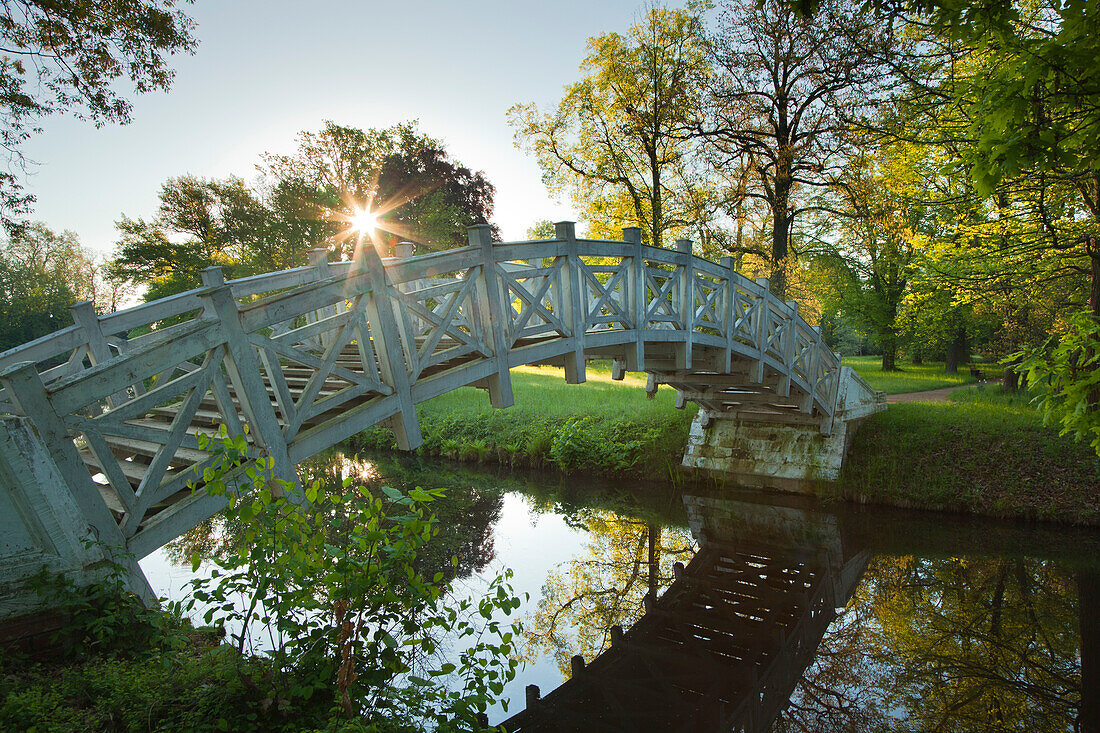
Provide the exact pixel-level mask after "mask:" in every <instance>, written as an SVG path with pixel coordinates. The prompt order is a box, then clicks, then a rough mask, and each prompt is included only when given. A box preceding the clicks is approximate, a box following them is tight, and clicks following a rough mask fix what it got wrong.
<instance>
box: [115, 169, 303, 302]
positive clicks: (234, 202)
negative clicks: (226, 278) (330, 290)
mask: <svg viewBox="0 0 1100 733" xmlns="http://www.w3.org/2000/svg"><path fill="white" fill-rule="evenodd" d="M116 226H117V227H118V229H119V231H120V232H121V234H122V236H121V237H120V239H119V241H118V243H117V249H116V252H115V256H114V258H113V260H112V262H111V266H110V268H111V273H112V274H113V275H115V276H116V277H118V278H121V279H125V280H129V281H131V282H134V283H138V284H142V285H146V286H147V290H146V293H145V298H146V300H155V299H157V298H162V297H164V296H167V295H172V294H173V293H178V292H182V291H184V290H188V289H190V288H194V287H198V285H199V283H200V275H201V273H202V271H203V270H204V269H205V268H207V267H210V266H212V265H222V266H225V267H227V268H228V269H229V273H228V274H230V275H234V274H244V273H246V272H249V271H254V270H258V271H266V270H269V269H279V266H280V265H281V266H283V267H286V266H290V263H288V262H287V263H283V262H280V263H275V262H271V261H270V260H268V259H267V257H265V256H264V255H265V251H266V249H267V247H266V245H267V242H268V238H267V236H266V234H267V231H268V229H269V228H270V222H269V214H268V211H267V210H266V209H265V208H264V207H263V205H262V204H261V203H260V201H259V200H258V199H257V198H256V196H255V195H254V194H253V192H252V191H251V190H250V189H249V188H248V187H247V186H246V185H245V183H244V181H242V180H241V179H239V178H227V179H225V180H222V181H219V180H213V179H203V178H196V177H194V176H181V177H180V178H170V179H168V181H166V182H165V184H164V185H163V186H162V187H161V190H160V208H159V209H158V211H157V216H156V217H155V218H154V219H152V220H151V221H146V220H144V219H140V218H139V219H130V218H128V217H126V216H125V215H123V217H122V218H121V219H120V220H119V221H118V222H116ZM273 266H274V267H273Z"/></svg>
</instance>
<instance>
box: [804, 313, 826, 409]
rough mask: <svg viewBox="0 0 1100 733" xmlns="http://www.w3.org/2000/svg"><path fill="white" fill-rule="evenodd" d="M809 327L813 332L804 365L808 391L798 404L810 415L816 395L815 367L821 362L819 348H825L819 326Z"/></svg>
mask: <svg viewBox="0 0 1100 733" xmlns="http://www.w3.org/2000/svg"><path fill="white" fill-rule="evenodd" d="M810 329H811V330H812V331H813V332H814V340H813V342H812V343H811V344H810V345H809V349H810V362H809V364H808V365H807V366H806V383H807V385H808V386H809V392H808V393H807V394H806V395H805V396H804V397H803V398H802V403H801V404H800V405H799V410H801V411H802V412H804V413H806V414H807V415H812V414H813V411H814V398H815V396H816V395H817V367H818V364H820V363H821V350H822V349H823V348H825V345H824V344H823V343H822V342H821V326H810Z"/></svg>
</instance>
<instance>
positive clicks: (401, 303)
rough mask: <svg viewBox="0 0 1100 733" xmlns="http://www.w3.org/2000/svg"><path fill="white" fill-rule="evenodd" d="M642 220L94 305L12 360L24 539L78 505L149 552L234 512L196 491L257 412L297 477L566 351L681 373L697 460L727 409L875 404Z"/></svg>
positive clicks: (792, 416)
mask: <svg viewBox="0 0 1100 733" xmlns="http://www.w3.org/2000/svg"><path fill="white" fill-rule="evenodd" d="M623 231H624V241H597V240H588V239H577V238H576V236H575V233H574V227H573V225H572V224H571V223H568V222H564V223H560V224H558V225H556V238H555V239H553V240H538V241H530V242H515V243H495V242H492V241H491V239H490V231H489V229H488V227H474V228H471V230H470V245H469V246H468V247H465V248H462V249H455V250H448V251H443V252H437V253H433V254H427V255H422V256H417V257H394V258H386V259H382V258H379V257H378V256H377V254H375V252H374V250H373V248H371V247H366V248H364V249H365V252H362V253H361V256H360V257H359V258H358V259H356V260H355V261H353V262H328V261H327V259H326V254H327V253H326V252H325V251H323V250H319V251H318V250H315V251H313V252H312V253H311V259H310V261H311V264H310V265H308V266H304V267H298V268H295V269H291V270H285V271H281V272H273V273H268V274H263V275H257V276H254V277H247V278H243V279H240V280H234V281H231V282H224V281H223V279H222V276H221V271H220V269H218V268H211V269H209V270H207V271H206V272H205V273H204V274H203V287H202V288H199V289H196V290H192V291H188V292H185V293H180V294H178V295H174V296H171V297H168V298H164V299H161V300H157V301H153V302H150V303H146V304H143V305H140V306H137V307H134V308H129V309H126V310H122V311H118V312H115V313H109V314H106V315H101V316H97V315H96V314H95V312H94V310H93V308H92V306H91V304H88V303H82V304H78V305H77V306H74V308H73V316H74V320H75V323H74V325H72V326H69V327H67V328H64V329H62V330H60V331H57V332H56V333H53V334H50V335H48V336H45V337H43V338H40V339H38V340H36V341H34V342H31V343H28V344H26V345H24V346H21V347H18V348H16V349H12V350H10V351H7V352H5V353H3V354H0V385H2V387H3V390H2V392H0V412H4V413H10V416H8V417H4V418H3V419H2V421H0V464H2V465H0V478H2V479H3V482H4V484H5V488H6V489H10V491H9V492H8V494H7V495H6V496H5V500H6V501H8V502H9V503H10V504H12V513H11V516H13V517H14V516H17V515H18V516H23V517H25V516H28V515H35V514H37V516H38V519H36V520H35V521H37V522H38V524H37V525H35V526H36V527H38V529H35V528H34V527H31V525H32V524H34V522H31V523H30V524H27V522H24V525H25V527H24V531H23V534H24V535H25V536H26V537H27V538H28V539H26V541H25V543H24V544H26V545H27V547H33V546H34V535H35V532H39V534H41V532H46V534H49V533H50V531H53V530H49V527H53V526H54V524H57V523H58V522H61V523H62V524H63V523H64V522H63V521H62V519H63V517H61V514H64V511H63V510H62V509H60V508H59V507H61V506H62V505H65V506H68V505H70V504H71V505H73V506H75V507H76V508H77V509H78V511H79V513H80V514H81V515H82V517H83V518H84V520H85V521H86V522H88V523H89V524H90V526H91V527H93V528H95V530H96V532H97V534H98V537H99V538H100V539H101V540H102V541H104V542H105V543H107V544H114V545H124V546H125V547H127V548H128V549H129V550H130V551H131V552H132V553H133V554H134V555H135V556H137V557H139V558H140V557H143V556H145V555H146V554H148V553H150V552H152V551H153V550H155V549H156V548H157V547H159V546H161V545H162V544H164V543H165V542H167V541H168V540H170V539H172V538H173V537H175V536H177V535H179V534H180V533H182V532H183V531H185V530H187V529H188V528H190V527H192V526H193V525H195V524H196V523H197V522H199V521H200V520H202V519H203V518H205V517H207V516H210V515H211V514H212V513H214V512H215V511H217V510H218V508H219V501H218V500H215V499H212V498H210V497H207V496H205V495H204V494H203V492H201V491H200V492H192V491H190V490H189V489H188V487H187V484H188V482H189V481H193V480H194V479H195V477H196V473H195V469H198V471H199V475H201V470H202V469H203V468H204V467H206V466H208V465H210V463H211V462H212V461H213V460H214V456H213V455H212V454H211V453H209V452H206V451H204V450H202V449H200V444H199V441H198V440H197V436H198V434H199V433H202V432H206V433H213V432H214V430H215V426H217V425H219V424H224V425H226V426H227V427H228V429H229V431H230V432H231V433H241V432H242V431H244V430H245V428H246V427H247V432H248V436H249V438H248V439H249V445H250V449H251V450H252V451H253V453H255V454H259V453H260V452H262V453H264V454H266V455H268V456H270V457H271V459H272V460H273V462H274V466H275V470H276V471H277V473H279V474H280V475H282V476H285V477H294V476H295V475H296V474H295V469H294V466H295V464H296V463H298V462H299V461H301V460H303V459H305V458H308V457H309V456H312V455H314V454H316V453H318V452H320V451H321V450H324V449H326V448H328V447H329V446H332V445H334V444H336V443H338V442H339V441H341V440H344V439H345V438H347V437H349V436H351V435H354V434H355V433H357V432H359V431H361V430H363V429H365V428H367V427H370V426H371V425H375V424H379V423H384V422H388V424H389V425H390V426H391V427H392V428H393V430H394V432H395V434H396V436H397V441H398V443H399V445H400V446H401V447H402V448H406V449H408V448H415V447H416V446H417V445H419V443H420V431H419V428H418V425H417V419H416V409H415V407H416V405H417V403H420V402H423V401H425V400H428V399H431V398H432V397H435V396H437V395H440V394H443V393H445V392H448V391H450V390H453V389H456V388H458V387H461V386H464V385H471V384H472V385H475V386H479V387H483V388H485V389H487V390H488V392H489V395H490V399H491V402H492V404H493V405H494V406H496V407H507V406H509V405H510V404H511V403H512V389H511V382H510V379H509V369H510V368H512V367H515V366H518V365H522V364H545V363H551V364H559V365H563V366H564V369H565V378H566V380H567V381H569V382H574V383H575V382H583V381H584V378H585V361H586V359H589V358H593V357H595V358H604V359H612V360H614V361H615V364H616V373H617V375H618V376H621V374H622V370H623V369H626V370H630V371H647V372H649V373H650V375H651V381H650V384H651V388H652V389H655V388H656V385H657V384H658V383H670V384H673V385H675V386H676V387H677V388H678V389H680V390H681V392H682V395H683V398H684V399H688V400H691V401H693V402H695V403H697V404H698V405H699V406H700V407H701V408H702V409H701V412H700V417H699V419H698V425H700V427H698V428H697V430H696V434H695V437H694V441H695V443H694V444H695V446H696V449H697V450H696V453H697V455H696V456H695V458H693V459H692V461H693V462H694V463H693V465H704V463H705V461H706V460H709V461H712V462H713V460H714V456H713V455H710V454H708V453H707V451H708V450H710V448H711V447H713V446H709V447H708V446H707V445H705V440H702V439H700V437H699V436H700V435H704V434H705V433H706V432H707V430H706V429H707V423H709V422H710V421H711V420H712V419H713V418H715V417H718V418H723V417H736V418H737V420H738V421H749V422H752V423H754V424H766V423H776V422H778V423H781V424H783V425H785V426H801V427H802V428H806V427H807V426H808V427H809V428H810V429H811V431H812V432H813V433H814V434H815V435H818V436H830V435H833V436H835V435H837V434H838V430H837V428H838V426H840V427H843V426H844V424H845V423H846V422H847V421H849V420H851V419H853V418H856V417H860V416H862V415H864V414H866V413H867V412H868V411H869V410H873V409H876V407H875V405H874V404H873V400H871V401H869V400H868V397H867V395H869V394H870V392H869V391H868V390H866V389H865V385H863V386H861V385H862V382H861V380H858V378H857V377H856V376H855V374H854V373H853V372H852V371H851V370H850V369H847V368H845V367H841V365H840V359H839V357H838V355H837V354H834V353H833V352H832V351H831V350H830V349H829V348H827V347H826V346H825V344H824V343H823V342H822V339H821V335H820V333H819V332H818V330H817V329H816V328H814V327H812V326H810V325H809V324H808V323H806V321H805V320H803V319H802V318H801V317H800V316H799V314H798V306H797V304H796V303H795V302H793V301H787V302H783V301H781V300H779V299H777V298H776V297H775V296H774V295H772V294H770V293H769V291H768V286H767V281H766V280H761V281H752V280H749V279H747V278H745V277H743V276H742V275H740V274H739V273H737V272H735V271H734V269H733V264H732V260H730V259H728V258H727V259H725V260H723V261H722V263H720V264H718V263H714V262H710V261H708V260H706V259H703V258H700V257H696V256H694V255H693V254H692V251H691V242H688V241H680V242H677V246H676V249H673V250H670V249H662V248H658V247H651V246H646V245H643V244H642V243H641V235H640V230H639V229H637V228H629V229H624V230H623ZM399 251H400V246H399ZM860 390H862V391H860ZM868 405H870V407H868ZM840 432H841V433H842V432H843V431H840ZM713 448H714V451H717V452H719V453H720V452H721V450H723V449H722V446H720V445H718V446H717V447H713ZM714 451H711V453H713V452H714ZM704 454H707V455H704ZM685 462H686V463H687V462H689V461H688V460H687V459H685ZM47 484H54V485H60V486H62V487H63V488H64V489H65V492H67V496H66V497H62V496H54V495H55V494H58V491H59V489H56V487H55V488H50V487H46V488H43V487H44V486H46V485H47ZM32 487H37V488H32ZM35 492H38V494H36V493H35ZM42 492H45V493H46V495H48V497H49V498H48V499H45V500H43V499H41V498H40V497H39V498H35V496H39V495H41V494H42ZM66 502H68V504H66ZM0 509H5V512H0V513H7V511H6V509H7V508H6V507H0ZM13 521H14V520H12V521H10V522H8V523H9V524H10V523H12V522H13ZM47 525H48V527H47ZM26 527H31V529H26ZM43 527H45V528H46V529H43ZM6 529H7V527H6V526H5V530H6ZM62 534H64V533H62ZM21 536H22V535H21ZM40 544H41V543H40ZM55 544H56V543H55ZM15 545H17V546H18V545H19V543H18V542H15ZM16 549H17V550H18V547H17V548H16ZM29 551H30V550H28V552H29ZM13 552H15V550H13ZM16 554H18V553H16ZM32 554H33V553H32Z"/></svg>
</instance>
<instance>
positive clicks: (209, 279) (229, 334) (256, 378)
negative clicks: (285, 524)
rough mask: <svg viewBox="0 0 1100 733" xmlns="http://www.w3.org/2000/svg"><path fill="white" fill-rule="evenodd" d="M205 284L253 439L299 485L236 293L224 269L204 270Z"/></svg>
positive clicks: (279, 472)
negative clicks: (219, 325) (243, 324)
mask: <svg viewBox="0 0 1100 733" xmlns="http://www.w3.org/2000/svg"><path fill="white" fill-rule="evenodd" d="M202 283H203V285H204V286H205V287H206V289H205V290H204V291H202V292H200V293H199V297H200V298H201V299H202V301H203V309H204V313H206V314H214V315H215V316H217V318H218V321H220V322H221V325H222V331H223V333H224V334H225V339H226V344H225V349H226V357H225V371H226V373H227V374H228V375H229V381H230V383H232V385H233V391H234V392H235V393H236V396H237V399H238V400H239V402H240V409H241V411H242V412H243V413H244V415H245V417H246V418H247V419H248V424H249V426H250V427H251V429H252V437H253V439H254V440H255V441H256V445H257V446H258V447H260V448H263V449H264V450H265V451H266V452H267V454H268V455H269V456H270V457H271V459H272V461H273V463H274V465H273V466H272V468H273V472H274V474H275V476H276V477H278V478H280V479H282V480H284V481H289V482H291V483H297V481H298V471H297V470H296V469H295V468H294V464H293V463H292V462H291V460H290V455H289V453H288V452H287V445H286V438H285V437H284V436H283V428H282V426H281V425H280V424H279V419H278V417H276V415H275V407H274V406H273V405H272V404H271V396H270V395H269V394H268V391H267V385H266V384H265V383H264V378H263V374H262V372H261V371H260V362H259V359H258V358H257V356H256V348H255V347H254V346H253V345H252V342H251V341H250V340H249V338H248V334H247V333H246V332H245V330H244V329H243V328H242V327H241V316H240V312H239V310H238V308H237V301H236V300H234V299H233V290H232V288H230V287H229V286H228V285H226V284H225V281H224V279H223V277H222V269H221V268H220V267H209V268H207V269H206V270H204V271H203V273H202ZM272 490H273V492H274V493H276V494H277V495H278V493H279V492H280V491H281V489H280V488H279V487H278V486H274V487H272Z"/></svg>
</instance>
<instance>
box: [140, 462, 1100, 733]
mask: <svg viewBox="0 0 1100 733" xmlns="http://www.w3.org/2000/svg"><path fill="white" fill-rule="evenodd" d="M308 470H310V471H312V472H314V474H315V475H319V476H325V477H328V478H329V479H330V480H333V481H336V480H339V479H340V478H342V477H345V476H348V475H352V476H355V477H356V478H358V479H360V480H363V481H366V482H375V483H386V484H389V485H395V486H409V487H411V486H414V485H419V486H424V487H431V488H436V487H444V488H447V489H448V490H449V492H448V499H447V500H446V501H445V502H442V503H440V504H439V505H438V506H437V513H438V514H439V517H440V526H441V533H440V537H439V538H437V540H436V541H438V542H439V543H440V547H439V548H438V550H437V554H438V558H437V559H438V560H439V562H441V563H443V562H445V559H446V558H449V557H450V556H451V555H458V557H459V559H460V563H459V571H458V572H459V577H458V578H457V579H456V585H457V592H458V593H459V594H468V595H471V596H476V595H478V594H479V593H480V592H481V591H482V590H483V589H484V588H485V586H486V585H487V583H488V582H489V581H490V580H491V579H492V578H493V577H495V576H496V575H497V574H498V573H499V572H500V571H501V570H502V569H504V568H506V567H508V568H512V569H513V571H514V573H515V576H514V578H513V586H514V588H515V589H516V591H517V592H518V593H520V594H521V595H522V594H527V595H528V596H529V600H528V601H527V602H526V603H525V604H524V605H523V607H522V608H521V609H520V614H521V616H522V617H523V618H524V622H525V630H524V648H525V652H524V656H525V661H526V664H525V667H524V668H523V669H522V671H521V672H520V674H519V675H518V677H517V679H516V680H515V681H513V682H512V683H511V684H510V685H509V686H508V687H507V688H506V689H505V697H506V699H508V700H509V701H510V705H509V711H508V713H505V712H503V711H502V710H500V709H499V708H498V709H496V710H494V711H493V712H492V715H491V720H492V722H494V723H497V722H501V721H503V720H504V719H506V718H508V717H509V716H510V715H516V714H517V713H522V714H521V715H520V716H519V717H516V718H513V719H512V720H511V723H512V729H520V730H525V731H526V730H624V731H628V730H701V731H706V730H713V731H718V730H750V731H764V730H774V731H842V730H845V731H863V730H904V731H916V730H922V731H923V730H945V731H956V730H957V731H968V730H1020V731H1047V730H1050V731H1072V730H1096V729H1097V728H1096V726H1097V725H1098V721H1097V720H1096V709H1095V708H1091V709H1089V706H1091V705H1095V704H1096V701H1097V699H1098V693H1100V682H1098V679H1097V665H1098V664H1100V656H1098V655H1100V641H1098V637H1100V532H1097V531H1092V530H1073V529H1063V528H1057V527H1045V526H1036V525H1018V524H1012V523H1005V522H994V521H989V520H969V519H960V518H955V517H952V516H947V515H940V514H931V513H920V512H911V511H895V510H883V509H870V508H866V507H864V508H860V507H851V506H846V505H837V504H831V505H823V504H820V503H814V502H810V501H805V500H802V499H801V498H799V497H776V496H774V495H763V494H759V493H749V492H735V491H730V490H717V489H714V488H711V489H701V488H698V487H676V486H658V487H654V486H647V487H639V486H632V485H625V484H618V485H609V484H602V483H598V482H593V481H589V480H585V479H583V478H572V479H558V478H556V477H554V478H547V477H540V476H538V475H529V474H518V473H511V472H504V471H496V472H494V471H476V470H470V469H468V468H464V467H454V466H446V465H440V464H436V463H425V462H420V461H415V460H412V461H398V460H395V459H393V458H390V457H364V456H360V457H348V456H344V455H341V454H337V453H332V454H329V455H327V456H325V457H323V458H320V459H317V460H316V461H314V462H313V463H311V464H310V466H309V468H308ZM204 531H205V530H203V529H201V528H200V530H198V531H197V532H195V533H192V534H191V535H189V536H186V537H185V538H183V539H182V540H181V541H178V542H177V543H175V545H174V546H171V547H169V548H165V549H162V550H161V551H159V552H158V553H156V554H154V555H152V556H150V557H149V558H146V559H145V560H143V561H142V566H143V567H144V568H145V570H146V573H147V574H148V575H149V578H150V582H151V583H152V584H153V587H154V589H155V590H157V591H158V593H160V594H161V595H164V596H168V597H169V598H179V597H181V596H182V593H183V591H182V588H183V587H184V585H185V584H186V582H187V581H188V580H190V578H191V577H193V576H192V574H191V572H190V564H189V563H187V564H186V565H182V564H175V563H174V562H173V561H172V558H173V557H181V556H189V555H190V553H191V551H193V550H196V549H199V550H203V549H205V550H209V549H210V548H211V546H212V544H211V539H212V538H211V536H210V533H209V532H208V531H207V532H206V534H204ZM215 544H216V543H215ZM206 571H208V570H204V569H200V570H199V573H203V572H206ZM1082 638H1083V639H1084V642H1083V643H1082ZM1082 671H1084V674H1082ZM567 680H568V682H566V681H567ZM563 683H564V684H563ZM529 685H536V686H537V687H538V688H539V691H540V693H541V696H542V698H541V700H540V701H539V702H538V703H537V704H534V705H533V706H531V708H530V709H528V710H527V711H526V712H522V711H524V709H525V697H526V690H527V687H528V686H529ZM1082 700H1084V702H1082Z"/></svg>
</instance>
